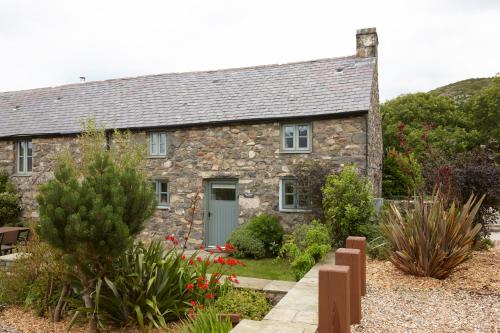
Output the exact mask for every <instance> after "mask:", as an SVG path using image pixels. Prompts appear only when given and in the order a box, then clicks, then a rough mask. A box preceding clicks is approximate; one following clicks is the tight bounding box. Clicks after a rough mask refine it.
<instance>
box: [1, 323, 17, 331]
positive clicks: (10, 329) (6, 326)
mask: <svg viewBox="0 0 500 333" xmlns="http://www.w3.org/2000/svg"><path fill="white" fill-rule="evenodd" d="M0 333H20V332H19V331H18V330H16V329H15V328H14V327H12V326H9V325H4V324H2V323H1V322H0Z"/></svg>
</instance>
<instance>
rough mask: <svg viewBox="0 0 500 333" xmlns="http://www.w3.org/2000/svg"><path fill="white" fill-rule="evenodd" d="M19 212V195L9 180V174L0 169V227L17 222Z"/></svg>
mask: <svg viewBox="0 0 500 333" xmlns="http://www.w3.org/2000/svg"><path fill="white" fill-rule="evenodd" d="M20 214H21V200H20V198H19V195H18V194H17V193H16V190H15V187H14V185H12V183H11V182H10V180H9V174H8V173H7V172H6V171H5V170H0V227H1V226H4V225H16V224H18V223H19V215H20Z"/></svg>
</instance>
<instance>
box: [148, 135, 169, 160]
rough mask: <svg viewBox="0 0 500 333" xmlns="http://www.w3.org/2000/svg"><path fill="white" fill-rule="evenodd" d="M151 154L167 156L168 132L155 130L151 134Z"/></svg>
mask: <svg viewBox="0 0 500 333" xmlns="http://www.w3.org/2000/svg"><path fill="white" fill-rule="evenodd" d="M149 155H151V156H165V155H167V133H164V132H153V133H151V136H150V142H149Z"/></svg>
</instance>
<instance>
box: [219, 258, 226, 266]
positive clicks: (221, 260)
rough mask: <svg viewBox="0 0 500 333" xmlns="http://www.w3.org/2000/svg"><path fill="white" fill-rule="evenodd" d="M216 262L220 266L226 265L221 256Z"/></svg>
mask: <svg viewBox="0 0 500 333" xmlns="http://www.w3.org/2000/svg"><path fill="white" fill-rule="evenodd" d="M217 262H218V263H219V264H221V265H224V264H225V263H226V261H225V260H224V258H222V257H221V256H219V258H217Z"/></svg>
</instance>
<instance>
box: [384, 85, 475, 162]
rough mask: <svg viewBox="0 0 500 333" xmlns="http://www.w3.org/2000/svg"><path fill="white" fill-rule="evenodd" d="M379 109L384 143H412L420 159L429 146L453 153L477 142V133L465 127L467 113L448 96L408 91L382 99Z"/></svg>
mask: <svg viewBox="0 0 500 333" xmlns="http://www.w3.org/2000/svg"><path fill="white" fill-rule="evenodd" d="M380 110H381V113H382V118H383V121H382V133H383V141H384V147H393V148H396V149H399V150H405V149H409V148H408V147H411V150H412V151H414V152H415V156H416V158H417V159H418V160H420V161H422V158H423V153H424V151H425V150H426V149H427V147H428V146H430V147H433V148H437V149H439V150H440V151H443V152H446V153H448V154H453V153H457V152H461V151H466V150H467V149H469V148H471V147H473V146H475V145H477V143H478V138H479V133H478V132H477V131H474V130H468V127H467V120H466V115H465V114H464V112H463V111H462V110H460V109H459V108H457V107H456V106H455V104H454V102H453V100H452V99H451V98H449V97H445V96H439V95H435V94H430V93H416V94H407V95H402V96H399V97H397V98H395V99H392V100H390V101H387V102H385V103H383V104H382V105H381V109H380ZM402 136H404V140H403V141H402V140H401V138H402Z"/></svg>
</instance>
